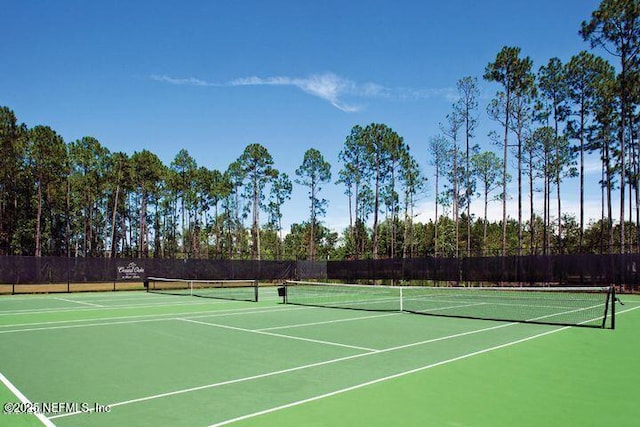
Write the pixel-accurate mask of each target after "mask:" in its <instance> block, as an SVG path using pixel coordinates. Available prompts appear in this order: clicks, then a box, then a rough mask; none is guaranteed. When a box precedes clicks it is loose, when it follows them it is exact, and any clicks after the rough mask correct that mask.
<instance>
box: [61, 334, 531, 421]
mask: <svg viewBox="0 0 640 427" xmlns="http://www.w3.org/2000/svg"><path fill="white" fill-rule="evenodd" d="M519 324H520V323H517V322H514V323H507V324H502V325H497V326H491V327H488V328H482V329H476V330H472V331H467V332H461V333H458V334H454V335H446V336H443V337H438V338H432V339H429V340H425V341H418V342H414V343H410V344H403V345H400V346H396V347H389V348H385V349H382V350H376V351H373V352H367V353H359V354H354V355H351V356H345V357H339V358H336V359H329V360H325V361H322V362H316V363H310V364H307V365H301V366H295V367H293V368H287V369H281V370H278V371H272V372H266V373H263V374H257V375H252V376H249V377H244V378H236V379H233V380H227V381H222V382H219V383H213V384H206V385H202V386H197V387H191V388H186V389H182V390H175V391H170V392H166V393H161V394H156V395H152V396H146V397H140V398H137V399H131V400H125V401H122V402H116V403H112V404H109V405H108V406H109V407H110V408H114V407H117V406H123V405H129V404H132V403H139V402H145V401H148V400H154V399H159V398H162V397H168V396H175V395H179V394H185V393H191V392H195V391H200V390H207V389H210V388H216V387H221V386H225V385H229V384H237V383H241V382H247V381H253V380H257V379H262V378H268V377H273V376H276V375H282V374H288V373H290V372H296V371H302V370H305V369H310V368H316V367H319V366H326V365H331V364H334V363H339V362H344V361H347V360H353V359H359V358H361V357H367V356H372V355H376V354H382V353H388V352H391V351H397V350H403V349H406V348H411V347H417V346H420V345H425V344H431V343H434V342H440V341H445V340H449V339H453V338H459V337H463V336H467V335H473V334H477V333H481V332H487V331H492V330H495V329H500V328H505V327H508V326H513V325H519ZM89 412H91V410H89ZM83 413H86V412H81V411H77V412H69V413H66V414H60V415H55V416H52V417H50V418H51V419H54V418H62V417H69V416H72V415H79V414H83Z"/></svg>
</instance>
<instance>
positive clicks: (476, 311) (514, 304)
mask: <svg viewBox="0 0 640 427" xmlns="http://www.w3.org/2000/svg"><path fill="white" fill-rule="evenodd" d="M614 292H615V291H614V288H613V287H535V288H534V287H431V286H381V285H352V284H333V283H317V282H300V281H288V282H286V284H285V291H284V294H285V302H286V303H287V304H298V305H311V306H318V307H333V308H346V309H353V310H369V311H404V312H409V313H416V314H427V315H434V316H446V317H461V318H471V319H483V320H498V321H509V322H525V323H542V324H551V325H570V326H588V327H599V328H605V327H607V323H608V326H609V327H610V328H612V329H613V328H614V327H615V318H614V316H615V308H614V301H615V293H614ZM607 321H608V322H607Z"/></svg>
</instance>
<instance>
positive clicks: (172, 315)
mask: <svg viewBox="0 0 640 427" xmlns="http://www.w3.org/2000/svg"><path fill="white" fill-rule="evenodd" d="M290 310H291V309H282V308H281V309H279V310H276V309H271V310H270V309H268V308H264V309H263V310H255V311H242V312H239V311H234V312H232V313H221V311H224V310H217V311H212V312H209V313H210V314H201V313H194V314H197V316H195V317H194V318H200V317H223V316H236V315H245V314H260V313H273V312H278V311H290ZM190 314H191V313H167V314H162V315H154V314H148V315H140V316H130V317H114V318H108V317H107V318H102V319H83V320H68V321H56V322H43V323H39V324H48V323H52V324H58V323H63V322H74V323H75V322H95V321H97V320H113V319H128V318H136V319H135V320H123V321H115V322H113V321H112V322H101V323H88V324H82V325H60V326H43V327H38V328H21V329H9V330H5V331H3V330H0V335H1V334H11V333H15V332H33V331H50V330H55V329H74V328H85V327H95V326H109V325H124V324H132V323H143V322H159V321H164V320H180V319H179V317H184V316H183V315H187V316H189V315H190ZM154 316H156V318H153V319H140V317H154ZM159 316H167V317H162V318H161V317H159ZM176 316H178V317H176ZM30 325H38V324H37V323H34V324H29V323H27V324H23V325H22V326H30ZM10 326H12V327H15V326H21V325H10Z"/></svg>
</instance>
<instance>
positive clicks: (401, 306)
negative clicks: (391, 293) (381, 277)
mask: <svg viewBox="0 0 640 427" xmlns="http://www.w3.org/2000/svg"><path fill="white" fill-rule="evenodd" d="M400 311H404V297H403V293H402V286H400Z"/></svg>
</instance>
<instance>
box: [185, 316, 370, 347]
mask: <svg viewBox="0 0 640 427" xmlns="http://www.w3.org/2000/svg"><path fill="white" fill-rule="evenodd" d="M178 320H182V321H184V322H190V323H197V324H198V325H206V326H213V327H216V328H222V329H231V330H233V331H240V332H249V333H252V334H258V335H267V336H270V337H278V338H286V339H290V340H296V341H306V342H312V343H316V344H325V345H332V346H336V347H345V348H351V349H355V350H364V351H369V352H377V351H379V350H377V349H375V348H367V347H360V346H357V345H349V344H341V343H337V342H333V341H323V340H314V339H312V338H302V337H295V336H291V335H282V334H274V333H273V332H262V331H257V330H254V329H245V328H238V327H236V326H229V325H221V324H218V323H209V322H201V321H199V320H192V319H178Z"/></svg>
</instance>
